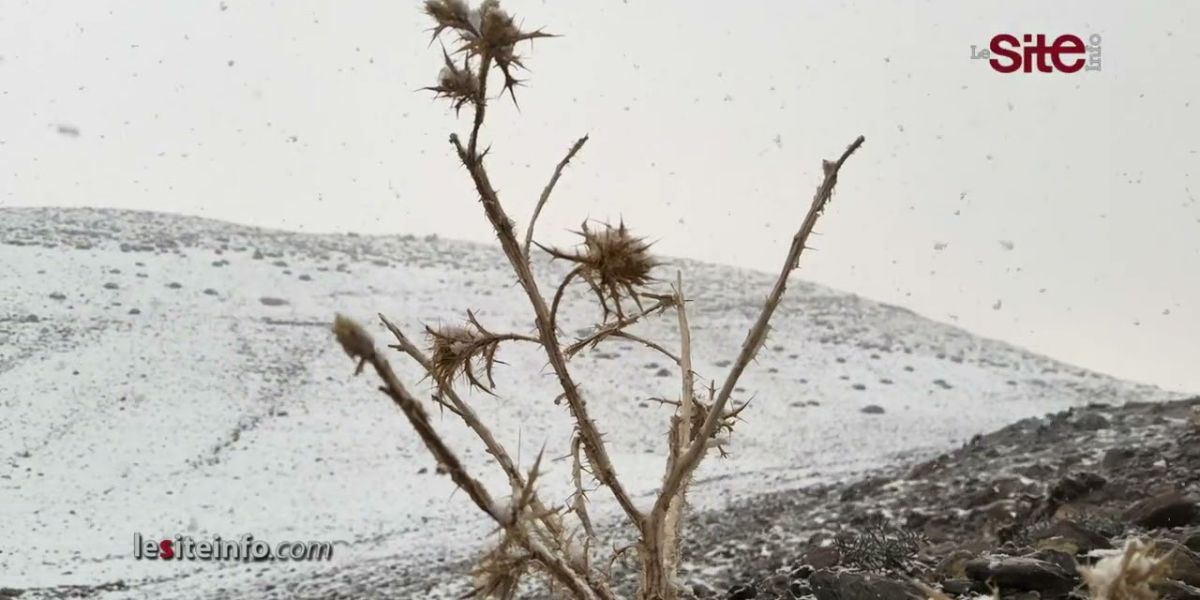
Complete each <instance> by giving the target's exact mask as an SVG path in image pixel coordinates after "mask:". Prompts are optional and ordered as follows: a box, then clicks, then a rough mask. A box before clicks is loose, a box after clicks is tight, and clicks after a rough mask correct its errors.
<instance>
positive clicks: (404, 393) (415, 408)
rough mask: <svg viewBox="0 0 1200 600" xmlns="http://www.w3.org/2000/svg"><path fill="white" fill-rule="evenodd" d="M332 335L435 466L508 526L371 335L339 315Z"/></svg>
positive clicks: (497, 519) (505, 517)
mask: <svg viewBox="0 0 1200 600" xmlns="http://www.w3.org/2000/svg"><path fill="white" fill-rule="evenodd" d="M333 332H334V334H335V335H336V336H337V338H338V342H339V343H340V344H341V345H342V349H343V350H345V351H346V354H347V355H349V356H350V357H351V358H354V359H357V360H358V361H359V367H358V369H357V370H356V373H358V372H361V371H362V366H363V364H370V365H371V366H372V367H373V368H374V369H375V373H376V374H377V375H379V378H380V379H381V380H383V386H381V387H380V388H379V389H380V390H382V391H383V393H385V394H387V395H388V397H390V398H391V399H392V401H393V402H395V403H396V406H399V407H400V410H401V411H402V412H403V413H404V416H405V417H407V418H408V422H409V423H410V424H411V425H412V427H413V429H415V430H416V431H417V435H418V436H420V438H421V441H422V442H424V443H425V446H426V447H427V448H428V449H429V452H430V453H431V454H433V457H434V458H435V459H436V460H437V461H438V464H439V465H441V466H442V467H443V468H445V469H446V471H447V472H448V473H449V474H450V478H451V479H452V480H453V481H454V484H455V485H457V486H458V487H459V489H461V490H462V491H464V492H466V493H467V496H469V497H470V498H471V500H472V501H473V502H474V503H475V505H476V506H478V507H479V508H480V510H482V511H483V512H485V513H487V514H488V515H490V516H491V517H492V519H494V520H495V521H496V522H497V523H499V524H500V525H502V526H504V525H508V524H509V521H508V519H509V515H505V514H501V513H499V512H498V511H497V510H496V504H495V503H494V502H493V501H492V496H491V494H489V493H488V491H487V489H485V488H484V487H483V484H482V483H480V482H479V481H477V480H476V479H475V478H473V477H471V476H470V475H469V474H468V473H467V471H466V468H465V467H464V466H463V464H462V462H461V461H459V460H458V457H457V456H456V455H455V454H454V452H453V451H451V450H450V448H449V447H448V446H446V443H445V442H444V441H442V438H441V437H440V436H439V435H438V434H437V432H436V431H435V430H434V428H433V424H432V423H430V422H429V415H428V414H426V413H425V408H424V407H422V406H421V403H420V402H419V401H417V399H416V398H414V397H413V396H412V394H410V393H409V392H408V390H407V389H405V387H404V385H403V384H401V383H400V380H399V379H398V378H397V377H396V374H395V372H393V371H392V367H391V365H390V364H388V361H387V359H386V358H384V357H383V356H381V355H380V354H379V353H378V352H376V351H375V342H374V340H372V339H371V336H370V334H368V333H367V332H366V331H365V330H363V328H362V326H360V325H359V324H358V323H355V322H354V321H352V320H350V319H349V318H347V317H344V316H342V315H338V316H337V319H336V320H335V321H334V325H333Z"/></svg>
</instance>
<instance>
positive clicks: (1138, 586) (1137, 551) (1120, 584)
mask: <svg viewBox="0 0 1200 600" xmlns="http://www.w3.org/2000/svg"><path fill="white" fill-rule="evenodd" d="M1164 558H1165V557H1163V556H1156V555H1155V554H1154V548H1153V545H1151V544H1147V543H1145V542H1143V541H1141V540H1134V539H1131V540H1129V541H1127V542H1126V543H1125V549H1124V550H1123V551H1122V552H1121V553H1120V554H1115V555H1113V556H1108V557H1106V558H1103V559H1101V560H1100V561H1099V562H1097V563H1096V564H1095V565H1093V566H1091V567H1080V568H1079V574H1080V576H1081V577H1082V578H1083V582H1084V583H1085V584H1087V587H1088V591H1089V592H1090V597H1091V598H1092V600H1154V599H1155V598H1157V597H1158V596H1157V594H1155V593H1154V591H1153V590H1152V589H1151V585H1152V584H1154V583H1155V582H1157V581H1159V580H1161V579H1163V578H1164V576H1165V574H1166V569H1167V568H1168V563H1167V561H1166V560H1164Z"/></svg>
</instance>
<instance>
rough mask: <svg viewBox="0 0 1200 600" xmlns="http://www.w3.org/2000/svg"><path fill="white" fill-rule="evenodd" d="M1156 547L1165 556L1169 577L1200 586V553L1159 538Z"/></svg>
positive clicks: (1157, 552) (1158, 552)
mask: <svg viewBox="0 0 1200 600" xmlns="http://www.w3.org/2000/svg"><path fill="white" fill-rule="evenodd" d="M1154 547H1155V550H1156V554H1159V555H1160V556H1163V557H1164V558H1163V560H1164V561H1165V562H1166V576H1167V577H1170V578H1171V579H1176V580H1179V581H1182V582H1184V583H1186V584H1188V585H1196V586H1200V555H1197V554H1196V553H1195V552H1192V551H1191V550H1188V549H1187V548H1185V547H1184V546H1183V545H1181V544H1179V543H1176V542H1173V541H1170V540H1158V541H1156V542H1155V543H1154Z"/></svg>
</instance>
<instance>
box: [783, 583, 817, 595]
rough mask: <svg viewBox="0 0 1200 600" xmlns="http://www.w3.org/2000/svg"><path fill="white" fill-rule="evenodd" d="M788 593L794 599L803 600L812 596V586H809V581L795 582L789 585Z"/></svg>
mask: <svg viewBox="0 0 1200 600" xmlns="http://www.w3.org/2000/svg"><path fill="white" fill-rule="evenodd" d="M788 591H789V592H791V594H792V597H793V598H802V597H804V596H808V595H810V594H812V586H810V585H808V582H807V581H793V582H791V583H790V584H788Z"/></svg>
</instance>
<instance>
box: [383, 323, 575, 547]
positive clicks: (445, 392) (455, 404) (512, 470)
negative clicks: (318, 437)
mask: <svg viewBox="0 0 1200 600" xmlns="http://www.w3.org/2000/svg"><path fill="white" fill-rule="evenodd" d="M379 320H380V321H381V322H382V323H383V325H384V327H387V329H388V331H390V332H391V333H392V335H393V336H394V337H395V338H396V342H397V343H396V344H394V345H393V346H392V347H393V348H396V349H397V350H400V351H401V352H404V353H405V354H407V355H409V356H410V357H411V358H412V359H413V360H414V361H416V362H417V364H418V365H420V366H421V368H422V369H424V370H425V372H426V373H433V362H432V361H431V360H430V359H429V357H428V356H426V355H425V353H423V352H421V349H420V348H419V347H417V345H416V344H414V343H413V342H412V340H410V339H408V336H406V335H404V332H403V331H401V330H400V328H399V327H397V326H396V325H395V324H393V323H392V322H391V321H389V320H388V319H387V317H384V316H383V315H382V314H381V315H379ZM438 391H439V393H440V395H441V396H442V397H443V398H442V401H443V402H447V401H448V402H447V403H448V405H449V406H450V407H451V409H452V410H453V412H454V413H455V414H457V415H458V416H459V417H460V418H461V419H462V420H463V423H465V424H466V425H467V427H469V428H470V429H471V431H473V432H474V433H475V435H476V436H477V437H478V438H479V439H480V441H482V442H483V445H484V448H486V449H487V452H488V454H491V455H492V457H493V458H495V459H496V463H497V464H499V465H500V468H501V469H502V470H503V471H504V473H505V474H506V475H508V479H509V484H510V486H511V487H512V488H513V489H514V490H516V489H521V488H524V487H525V486H526V484H525V480H524V476H523V475H522V474H521V471H520V469H518V468H517V465H516V463H514V462H513V460H512V457H511V456H509V454H508V451H507V450H505V448H504V446H503V445H502V444H500V442H499V441H497V440H496V436H495V435H493V434H492V431H491V429H489V428H488V427H487V425H485V424H484V423H483V421H482V420H481V419H480V418H479V415H478V414H476V413H475V410H474V409H472V408H471V406H470V405H468V404H467V403H466V402H465V401H463V399H462V397H460V396H459V395H458V393H457V392H456V391H455V390H454V388H453V387H443V388H440V389H439V390H438ZM533 504H534V508H535V510H537V511H538V512H541V513H548V512H549V511H548V510H547V509H546V507H545V506H544V505H543V504H542V503H541V501H540V500H538V499H537V497H536V495H535V496H534V498H533ZM545 521H546V526H547V527H548V528H549V529H550V532H551V533H552V534H554V535H555V536H561V535H562V534H563V533H564V532H563V528H562V524H561V523H559V521H558V519H546V520H545Z"/></svg>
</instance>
